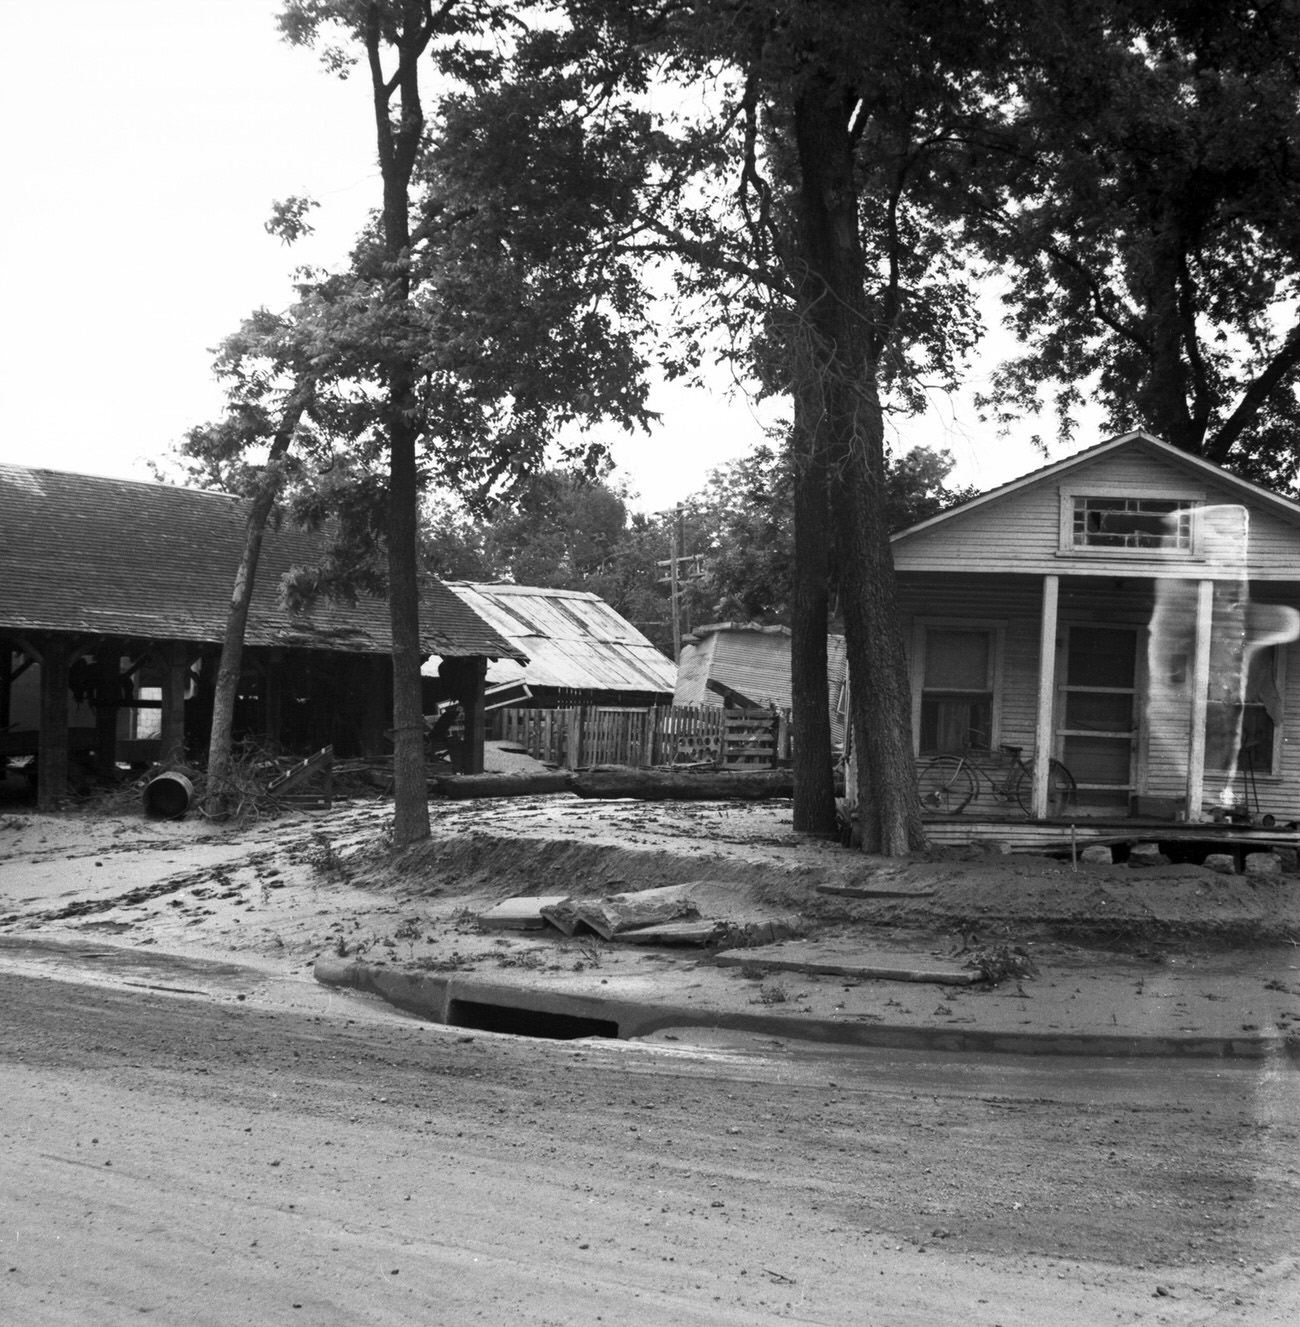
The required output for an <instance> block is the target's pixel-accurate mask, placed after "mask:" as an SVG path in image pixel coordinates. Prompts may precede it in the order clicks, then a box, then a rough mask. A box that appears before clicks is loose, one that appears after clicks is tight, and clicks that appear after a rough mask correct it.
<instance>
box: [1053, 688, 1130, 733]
mask: <svg viewBox="0 0 1300 1327" xmlns="http://www.w3.org/2000/svg"><path fill="white" fill-rule="evenodd" d="M1065 727H1067V728H1074V729H1080V728H1081V729H1083V730H1084V731H1086V732H1094V733H1127V732H1131V731H1132V728H1133V697H1132V696H1116V695H1111V694H1108V693H1106V692H1101V693H1098V692H1095V691H1093V692H1089V691H1070V692H1067V693H1066V697H1065Z"/></svg>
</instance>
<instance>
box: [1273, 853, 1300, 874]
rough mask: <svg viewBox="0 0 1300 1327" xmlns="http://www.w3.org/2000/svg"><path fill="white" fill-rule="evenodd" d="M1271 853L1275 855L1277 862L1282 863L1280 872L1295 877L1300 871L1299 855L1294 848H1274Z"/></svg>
mask: <svg viewBox="0 0 1300 1327" xmlns="http://www.w3.org/2000/svg"><path fill="white" fill-rule="evenodd" d="M1273 852H1274V853H1275V854H1276V856H1277V859H1278V861H1279V862H1281V863H1282V870H1283V871H1284V872H1285V873H1286V874H1287V875H1295V873H1296V871H1297V870H1298V869H1300V853H1297V852H1296V850H1295V849H1294V848H1274V849H1273Z"/></svg>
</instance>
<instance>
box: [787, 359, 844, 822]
mask: <svg viewBox="0 0 1300 1327" xmlns="http://www.w3.org/2000/svg"><path fill="white" fill-rule="evenodd" d="M795 354H796V364H798V365H800V367H801V368H802V367H804V365H803V364H802V361H804V360H806V356H803V355H799V354H798V346H797V345H796V347H795ZM795 376H796V381H795V383H794V430H793V434H792V437H791V453H792V455H791V461H792V464H793V468H794V577H793V580H794V584H793V586H792V594H791V596H790V708H791V719H792V723H793V727H794V760H793V766H794V827H795V829H796V830H798V831H799V832H801V833H804V834H827V835H830V834H834V833H835V788H834V770H833V769H832V754H831V721H830V706H829V703H828V702H829V697H828V694H827V687H826V664H827V647H826V631H827V626H828V621H829V581H830V540H829V528H830V527H829V524H828V521H829V515H830V512H829V507H828V495H827V488H826V463H825V457H824V455H823V454H822V452H821V451H820V449H819V447H818V445H817V443H818V433H817V429H816V428H815V427H814V426H813V419H812V418H810V416H812V415H813V414H814V413H815V409H816V402H815V399H814V400H812V401H810V399H809V397H810V393H809V384H808V382H807V380H806V379H804V377H803V375H802V373H799V372H796V375H795Z"/></svg>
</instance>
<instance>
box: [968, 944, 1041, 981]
mask: <svg viewBox="0 0 1300 1327" xmlns="http://www.w3.org/2000/svg"><path fill="white" fill-rule="evenodd" d="M965 966H966V967H968V968H973V969H974V970H975V971H976V972H978V973H979V975H980V980H981V981H986V982H988V983H989V985H991V986H996V985H998V983H999V982H1004V981H1006V979H1007V978H1008V977H1014V978H1015V979H1016V980H1017V981H1023V980H1024V979H1025V978H1026V977H1036V976H1038V964H1037V963H1035V962H1034V960H1033V959H1032V958H1030V957H1029V955H1028V953H1026V952H1025V950H1024V949H1022V948H1021V947H1020V946H1019V945H1017V946H1016V947H1015V948H1014V949H1013V948H1012V947H1011V946H1010V945H984V946H982V947H981V948H979V949H977V950H976V951H975V952H974V953H973V954H972V955H971V956H970V957H969V958H968V959H967V960H966V964H965Z"/></svg>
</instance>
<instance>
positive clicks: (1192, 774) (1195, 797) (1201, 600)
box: [1187, 581, 1214, 820]
mask: <svg viewBox="0 0 1300 1327" xmlns="http://www.w3.org/2000/svg"><path fill="white" fill-rule="evenodd" d="M1213 625H1214V582H1213V581H1201V582H1200V583H1199V584H1198V586H1197V591H1196V648H1195V651H1194V655H1193V659H1194V662H1193V665H1192V676H1191V687H1192V694H1191V697H1190V701H1191V703H1190V704H1189V705H1188V707H1187V708H1188V718H1187V722H1188V731H1187V819H1188V820H1200V819H1201V818H1202V816H1203V811H1202V808H1201V804H1202V802H1203V801H1204V800H1205V707H1206V702H1207V699H1208V697H1209V692H1210V638H1211V633H1212V629H1213Z"/></svg>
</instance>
